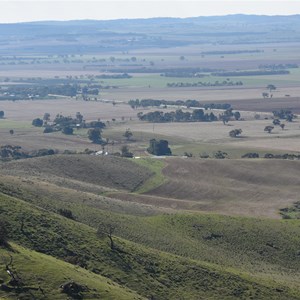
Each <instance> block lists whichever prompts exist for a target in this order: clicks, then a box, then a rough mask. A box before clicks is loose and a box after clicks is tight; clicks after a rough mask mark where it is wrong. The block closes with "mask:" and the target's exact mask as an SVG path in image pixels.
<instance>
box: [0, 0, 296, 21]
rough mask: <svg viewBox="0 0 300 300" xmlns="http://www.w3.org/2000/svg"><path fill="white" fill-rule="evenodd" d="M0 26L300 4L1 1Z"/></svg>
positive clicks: (260, 10) (269, 0)
mask: <svg viewBox="0 0 300 300" xmlns="http://www.w3.org/2000/svg"><path fill="white" fill-rule="evenodd" d="M0 12H1V13H0V23H8V22H9V23H11V22H24V21H36V20H74V19H99V20H107V19H119V18H150V17H182V18H184V17H191V16H211V15H226V14H236V13H244V14H265V15H291V14H300V0H287V1H278V0H277V1H276V0H262V1H261V0H251V1H249V0H235V1H231V0H210V1H208V0H196V1H182V0H178V1H171V0H163V1H158V0H151V1H149V0H140V1H126V0H119V1H108V0H94V1H93V0H85V1H72V0H64V1H58V0H52V1H49V0H48V1H47V0H39V1H27V0H19V1H10V0H0Z"/></svg>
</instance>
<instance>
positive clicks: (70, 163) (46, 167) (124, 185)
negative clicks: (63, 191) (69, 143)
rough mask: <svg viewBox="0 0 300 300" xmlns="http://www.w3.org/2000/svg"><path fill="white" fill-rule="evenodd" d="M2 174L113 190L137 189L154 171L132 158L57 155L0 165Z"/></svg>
mask: <svg viewBox="0 0 300 300" xmlns="http://www.w3.org/2000/svg"><path fill="white" fill-rule="evenodd" d="M1 172H2V173H3V174H8V175H13V176H17V175H20V176H24V175H26V177H27V178H28V177H36V178H39V179H45V180H49V181H53V180H54V181H55V182H59V181H60V182H61V184H62V185H64V181H65V179H66V181H67V182H66V184H67V185H68V183H69V181H68V179H70V180H74V181H77V182H78V184H79V185H80V183H88V184H93V185H99V186H103V187H107V188H112V189H125V190H128V191H131V190H134V189H136V188H137V187H138V186H140V185H141V184H142V183H143V182H144V181H145V180H147V179H148V178H149V177H150V176H151V175H152V173H151V171H149V170H148V169H146V168H145V167H142V166H139V165H137V164H135V163H133V162H132V161H130V160H126V159H122V158H118V157H112V156H91V155H60V156H59V155H58V156H57V155H56V156H47V157H41V158H37V159H26V160H22V161H17V162H16V161H14V162H9V163H4V164H2V165H1Z"/></svg>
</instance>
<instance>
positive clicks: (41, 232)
mask: <svg viewBox="0 0 300 300" xmlns="http://www.w3.org/2000/svg"><path fill="white" fill-rule="evenodd" d="M0 201H1V202H0V203H1V214H2V216H3V215H4V216H6V219H7V220H8V222H9V223H10V227H9V228H10V230H9V231H10V236H11V238H12V239H13V240H14V241H15V242H16V243H18V244H21V245H23V246H25V247H27V248H30V249H32V250H35V251H39V252H42V253H44V254H47V255H51V256H54V257H56V258H59V259H63V260H65V261H68V262H72V263H75V264H77V265H79V266H82V267H84V268H86V269H88V270H90V271H92V272H93V273H96V274H100V275H102V276H105V277H107V278H110V279H111V280H113V281H114V282H117V283H118V284H120V285H121V286H126V287H128V288H130V289H132V290H135V291H136V292H137V293H138V294H139V295H142V296H145V297H148V298H149V297H150V296H151V295H152V296H154V297H157V298H159V299H175V298H178V299H220V295H222V299H235V298H236V297H238V298H239V299H283V298H285V299H300V295H299V289H297V288H295V287H293V284H295V283H294V282H293V280H291V283H290V281H289V280H290V279H293V277H292V275H293V274H294V272H297V270H298V269H299V268H298V265H297V264H298V263H297V262H296V263H295V264H294V266H293V267H291V268H290V270H289V271H290V277H288V276H287V275H286V276H287V278H286V281H284V280H283V279H281V278H279V279H278V278H275V277H276V275H278V274H277V273H274V278H269V277H267V276H262V275H261V276H259V275H258V276H255V275H256V274H255V273H251V272H250V271H248V272H246V271H245V270H243V269H239V268H238V267H237V265H238V263H240V262H241V261H243V256H244V257H245V258H246V257H247V255H248V256H251V255H252V256H253V259H258V261H257V263H256V265H257V266H259V265H260V263H261V262H263V261H264V260H262V261H259V258H260V256H259V255H258V253H259V252H258V251H259V250H262V251H266V249H268V247H269V246H265V247H262V244H261V240H262V241H263V243H265V241H264V238H265V237H264V236H263V235H262V237H261V238H260V239H258V242H255V243H256V244H255V245H253V241H254V240H255V239H256V238H257V237H256V235H257V229H259V230H261V229H262V228H264V227H265V225H266V224H265V223H264V222H262V223H260V222H257V220H253V221H251V219H249V220H246V221H244V223H243V222H242V223H241V220H240V219H238V218H223V217H220V216H219V217H216V216H213V215H207V216H203V215H170V216H168V215H164V216H158V217H150V218H137V217H134V218H129V217H125V216H120V215H116V214H108V213H106V217H105V215H103V216H102V221H103V222H114V223H115V224H116V225H117V227H118V230H117V231H116V235H119V236H120V235H121V234H120V232H124V233H123V234H127V236H128V238H129V234H128V233H129V232H131V235H132V236H131V239H132V240H133V234H134V235H135V237H136V240H137V242H138V243H137V242H135V243H133V242H129V241H126V240H124V239H122V238H117V237H115V238H114V239H115V243H116V245H117V248H118V250H115V251H111V249H110V248H109V246H108V241H107V240H106V239H104V240H103V239H99V238H97V237H96V234H95V230H94V229H92V228H90V227H88V226H86V225H84V224H81V223H78V222H74V221H72V220H68V219H66V218H63V217H61V216H58V215H55V214H53V213H49V212H47V211H45V210H40V209H38V208H36V207H34V206H32V205H30V204H28V203H25V202H23V201H20V200H17V199H15V198H11V197H7V196H1V198H0ZM99 217H100V214H99ZM20 218H23V219H24V230H23V233H22V232H21V231H20ZM242 220H244V219H242ZM229 224H234V226H230V225H229ZM249 224H252V225H251V226H250V225H249ZM256 224H258V225H256ZM274 224H275V223H274ZM274 224H273V223H270V226H267V227H266V230H265V231H264V232H265V233H266V234H268V241H269V240H270V239H272V238H275V237H276V235H277V234H278V233H279V234H280V238H279V241H278V243H277V244H276V246H278V247H279V249H280V251H278V253H277V254H276V252H275V251H273V250H272V249H270V250H269V251H270V253H266V252H265V253H262V254H260V255H261V257H265V256H267V254H268V258H266V259H265V261H266V262H268V260H271V261H270V263H272V264H274V265H276V264H278V265H279V266H280V267H281V269H280V271H281V273H282V274H284V272H285V267H284V264H286V267H290V265H292V261H293V260H294V259H295V255H290V254H291V253H292V252H293V251H294V250H296V248H297V244H298V242H299V241H298V239H297V238H295V237H296V236H297V234H296V232H297V230H299V229H298V225H297V224H295V223H283V222H282V223H278V224H283V225H279V227H278V226H274ZM284 224H290V227H289V226H288V225H284ZM201 226H203V227H201ZM210 226H211V227H212V228H210ZM280 226H283V227H282V228H281V227H280ZM252 227H253V228H252ZM199 228H200V229H199ZM238 228H239V229H238ZM251 228H252V229H251ZM274 228H275V230H274ZM250 229H251V230H250ZM199 230H200V231H199ZM249 230H250V232H252V238H251V239H250V238H249V234H247V231H249ZM277 230H278V231H279V232H277ZM125 232H127V233H125ZM287 232H288V234H287ZM211 233H215V234H223V237H222V238H221V239H216V240H208V239H206V238H203V236H204V237H207V236H209V234H211ZM298 236H299V235H298ZM281 237H282V238H281ZM242 241H244V243H242ZM286 243H287V244H289V245H290V246H289V248H287V249H285V250H284V249H281V247H283V246H284V245H286ZM237 245H240V246H239V247H237ZM261 247H262V248H261ZM205 249H206V251H204V250H205ZM233 250H234V251H233ZM162 251H163V252H162ZM223 252H225V254H223ZM232 252H233V253H232ZM192 253H194V255H192ZM203 253H206V254H209V255H210V256H209V257H210V258H211V259H210V260H209V259H207V260H204V259H203V256H202V255H203ZM229 253H230V255H231V257H232V256H235V257H237V259H238V260H237V264H236V265H233V266H231V267H229V265H227V266H226V264H224V263H222V262H221V261H220V259H221V260H222V258H223V257H224V256H226V255H227V254H228V255H229ZM238 253H240V254H238ZM245 253H246V255H245ZM251 253H252V254H251ZM270 254H272V255H270ZM274 254H275V255H274ZM193 256H194V257H193ZM197 256H198V257H197ZM199 256H202V258H200V257H199ZM232 260H233V261H234V259H233V258H232ZM284 260H285V261H284ZM252 262H254V260H253V261H252ZM272 264H271V265H272ZM250 265H251V262H250ZM271 265H270V266H271ZM281 265H282V266H281ZM24 267H25V268H26V266H24ZM54 268H55V266H54ZM274 269H275V270H276V268H274ZM2 270H3V269H2ZM268 271H270V270H268ZM2 276H4V272H3V271H2V272H1V273H0V277H2ZM282 276H283V275H282ZM294 276H296V275H294ZM295 278H296V277H295ZM295 280H296V279H295ZM298 282H299V281H298ZM88 284H91V283H90V282H87V285H88ZM276 288H278V289H279V288H280V290H282V291H281V292H278V291H277V290H276ZM111 299H114V298H111Z"/></svg>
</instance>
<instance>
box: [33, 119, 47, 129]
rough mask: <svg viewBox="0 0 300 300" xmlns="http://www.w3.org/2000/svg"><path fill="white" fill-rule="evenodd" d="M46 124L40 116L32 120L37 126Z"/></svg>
mask: <svg viewBox="0 0 300 300" xmlns="http://www.w3.org/2000/svg"><path fill="white" fill-rule="evenodd" d="M43 124H44V122H43V120H42V119H40V118H36V119H33V120H32V125H33V126H36V127H42V126H43Z"/></svg>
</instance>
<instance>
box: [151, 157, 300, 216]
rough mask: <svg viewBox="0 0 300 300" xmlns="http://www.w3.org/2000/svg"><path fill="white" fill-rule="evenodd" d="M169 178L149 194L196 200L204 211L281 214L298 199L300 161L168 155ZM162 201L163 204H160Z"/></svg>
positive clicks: (263, 214) (257, 214)
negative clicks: (207, 158) (280, 211)
mask: <svg viewBox="0 0 300 300" xmlns="http://www.w3.org/2000/svg"><path fill="white" fill-rule="evenodd" d="M167 162H168V164H167V166H166V168H165V169H163V174H164V175H165V176H166V178H167V180H166V182H165V183H163V184H162V185H161V186H159V187H157V188H155V189H154V190H152V191H150V192H149V193H148V194H151V195H152V196H159V197H162V198H171V199H172V198H173V199H180V200H188V201H189V202H190V201H195V202H197V203H199V204H200V205H199V206H200V207H199V208H200V209H201V210H203V211H212V212H218V213H224V214H234V215H248V216H264V217H272V218H279V209H280V208H282V207H286V206H287V205H289V204H291V203H293V202H295V201H297V200H298V195H299V193H300V188H299V186H300V179H299V178H300V168H299V166H300V165H299V164H300V162H298V161H283V160H251V161H250V160H248V161H246V160H196V159H178V158H177V159H171V158H170V159H168V160H167ZM158 205H159V204H158Z"/></svg>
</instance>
